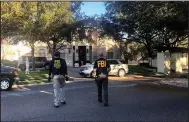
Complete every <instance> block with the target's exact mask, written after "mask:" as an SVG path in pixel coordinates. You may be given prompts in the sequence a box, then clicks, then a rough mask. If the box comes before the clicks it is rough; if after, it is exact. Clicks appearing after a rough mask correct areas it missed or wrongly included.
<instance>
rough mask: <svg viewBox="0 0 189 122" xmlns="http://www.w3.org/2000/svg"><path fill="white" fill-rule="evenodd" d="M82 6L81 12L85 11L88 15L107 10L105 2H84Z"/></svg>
mask: <svg viewBox="0 0 189 122" xmlns="http://www.w3.org/2000/svg"><path fill="white" fill-rule="evenodd" d="M83 3H84V5H83V6H81V12H85V14H86V15H87V16H93V15H95V14H97V15H101V14H104V13H105V12H106V9H105V5H104V2H83Z"/></svg>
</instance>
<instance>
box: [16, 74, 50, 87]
mask: <svg viewBox="0 0 189 122" xmlns="http://www.w3.org/2000/svg"><path fill="white" fill-rule="evenodd" d="M47 74H48V71H47V70H41V71H39V72H30V74H25V72H23V71H19V78H20V82H18V85H23V84H42V83H47V82H48V78H47Z"/></svg>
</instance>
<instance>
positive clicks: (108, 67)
mask: <svg viewBox="0 0 189 122" xmlns="http://www.w3.org/2000/svg"><path fill="white" fill-rule="evenodd" d="M106 64H107V71H108V72H110V71H111V68H110V64H109V62H108V61H107V60H106Z"/></svg>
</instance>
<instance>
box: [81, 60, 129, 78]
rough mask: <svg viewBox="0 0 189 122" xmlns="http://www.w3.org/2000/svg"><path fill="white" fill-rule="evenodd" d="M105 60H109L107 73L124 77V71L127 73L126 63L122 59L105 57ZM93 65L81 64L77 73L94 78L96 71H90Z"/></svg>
mask: <svg viewBox="0 0 189 122" xmlns="http://www.w3.org/2000/svg"><path fill="white" fill-rule="evenodd" d="M107 61H108V62H109V64H110V67H111V71H110V72H109V75H116V76H119V77H124V76H125V75H126V73H128V71H129V70H128V64H126V63H125V61H124V60H123V59H107ZM93 66H94V63H92V64H89V65H83V66H81V68H80V72H79V74H80V75H81V76H84V77H92V78H94V77H95V76H96V72H93V71H92V70H93Z"/></svg>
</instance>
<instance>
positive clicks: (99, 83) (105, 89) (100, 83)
mask: <svg viewBox="0 0 189 122" xmlns="http://www.w3.org/2000/svg"><path fill="white" fill-rule="evenodd" d="M96 83H97V87H98V99H100V100H102V86H103V93H104V100H105V103H108V78H104V79H96Z"/></svg>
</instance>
